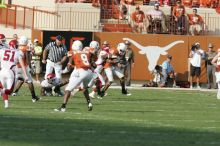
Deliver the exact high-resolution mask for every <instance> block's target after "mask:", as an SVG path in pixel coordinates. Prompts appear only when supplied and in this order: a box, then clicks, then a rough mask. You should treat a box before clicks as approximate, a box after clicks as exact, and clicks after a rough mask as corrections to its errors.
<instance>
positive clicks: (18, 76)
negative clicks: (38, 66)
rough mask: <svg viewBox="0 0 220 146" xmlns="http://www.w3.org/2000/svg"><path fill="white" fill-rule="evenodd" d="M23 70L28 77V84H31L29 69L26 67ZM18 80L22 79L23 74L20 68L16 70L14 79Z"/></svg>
mask: <svg viewBox="0 0 220 146" xmlns="http://www.w3.org/2000/svg"><path fill="white" fill-rule="evenodd" d="M25 68H26V72H27V76H28V83H32V82H33V80H32V76H31V73H30V68H29V67H28V66H27V67H25ZM18 78H22V79H24V73H23V70H22V68H16V79H18Z"/></svg>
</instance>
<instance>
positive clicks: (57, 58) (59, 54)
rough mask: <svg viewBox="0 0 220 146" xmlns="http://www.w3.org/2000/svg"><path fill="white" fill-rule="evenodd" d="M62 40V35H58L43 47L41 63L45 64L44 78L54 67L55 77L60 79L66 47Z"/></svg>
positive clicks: (65, 57)
mask: <svg viewBox="0 0 220 146" xmlns="http://www.w3.org/2000/svg"><path fill="white" fill-rule="evenodd" d="M62 40H63V37H62V36H60V35H58V36H57V37H56V41H54V42H50V43H49V44H48V45H47V46H46V47H45V49H44V52H43V60H42V63H43V64H46V73H45V79H46V77H47V75H48V74H49V73H52V72H53V69H54V70H55V74H56V77H57V78H58V79H59V81H61V73H62V64H63V63H64V62H65V61H66V59H67V49H66V47H65V45H64V44H62Z"/></svg>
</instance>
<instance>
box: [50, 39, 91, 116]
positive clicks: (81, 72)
mask: <svg viewBox="0 0 220 146" xmlns="http://www.w3.org/2000/svg"><path fill="white" fill-rule="evenodd" d="M82 49H83V45H82V42H81V41H74V42H73V45H72V53H71V54H70V53H69V55H71V56H69V63H68V66H70V67H71V66H72V64H74V66H75V67H74V70H73V72H72V73H71V76H70V78H69V83H68V85H67V86H66V89H65V95H64V101H63V104H62V105H61V107H59V108H57V109H54V111H57V112H65V111H66V105H67V102H68V100H69V98H70V95H71V91H73V90H74V89H76V88H78V87H79V86H80V85H81V86H82V87H83V93H84V96H85V98H86V101H87V104H88V110H89V111H91V110H92V107H93V106H92V103H91V99H90V97H89V91H88V82H89V81H90V80H91V78H92V71H91V64H90V62H89V60H90V56H91V54H90V52H88V51H82Z"/></svg>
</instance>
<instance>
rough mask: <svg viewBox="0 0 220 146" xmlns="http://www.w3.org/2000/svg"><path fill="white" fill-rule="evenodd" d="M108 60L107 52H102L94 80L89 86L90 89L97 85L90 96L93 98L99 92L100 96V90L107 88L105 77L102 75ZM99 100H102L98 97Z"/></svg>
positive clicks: (97, 62)
mask: <svg viewBox="0 0 220 146" xmlns="http://www.w3.org/2000/svg"><path fill="white" fill-rule="evenodd" d="M107 58H108V53H107V52H106V51H105V50H102V51H100V52H99V54H98V59H97V61H96V62H95V64H96V68H95V70H94V74H93V78H92V80H91V81H90V83H89V85H88V86H89V87H92V86H93V84H94V83H95V84H96V88H94V89H93V91H92V92H91V93H90V94H89V96H90V97H92V98H95V96H96V93H97V92H98V94H100V93H99V92H101V91H99V90H100V89H101V88H102V87H103V86H105V80H104V78H103V76H102V75H101V73H102V71H103V66H104V64H105V62H106V59H107ZM97 98H101V97H99V96H98V97H97Z"/></svg>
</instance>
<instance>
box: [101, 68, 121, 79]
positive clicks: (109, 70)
mask: <svg viewBox="0 0 220 146" xmlns="http://www.w3.org/2000/svg"><path fill="white" fill-rule="evenodd" d="M105 74H106V76H107V78H108V80H109V82H113V81H114V78H113V74H114V75H116V76H117V77H118V78H119V79H121V78H123V77H124V69H120V68H119V67H117V66H116V67H109V68H106V69H105Z"/></svg>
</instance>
